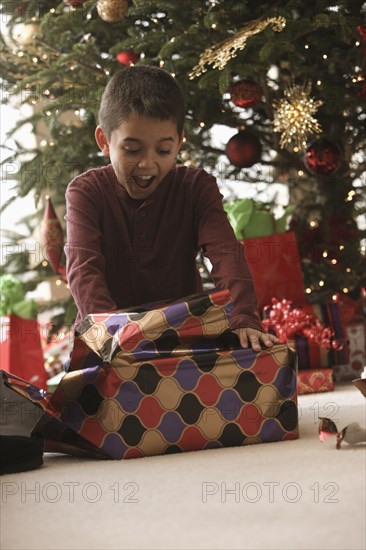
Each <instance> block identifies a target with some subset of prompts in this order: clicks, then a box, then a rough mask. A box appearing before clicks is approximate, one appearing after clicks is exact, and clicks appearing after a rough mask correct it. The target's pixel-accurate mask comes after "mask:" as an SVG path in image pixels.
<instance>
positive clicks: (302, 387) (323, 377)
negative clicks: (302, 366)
mask: <svg viewBox="0 0 366 550" xmlns="http://www.w3.org/2000/svg"><path fill="white" fill-rule="evenodd" d="M333 390H334V383H333V373H332V369H308V370H302V371H299V372H298V375H297V393H298V395H304V394H306V393H319V392H326V391H333Z"/></svg>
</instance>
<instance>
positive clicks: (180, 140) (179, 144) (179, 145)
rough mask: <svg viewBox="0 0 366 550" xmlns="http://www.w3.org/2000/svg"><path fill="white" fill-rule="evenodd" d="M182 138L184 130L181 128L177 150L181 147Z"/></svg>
mask: <svg viewBox="0 0 366 550" xmlns="http://www.w3.org/2000/svg"><path fill="white" fill-rule="evenodd" d="M183 140H184V130H182V133H181V135H180V138H179V143H178V151H179V149H180V148H181V147H182V144H183Z"/></svg>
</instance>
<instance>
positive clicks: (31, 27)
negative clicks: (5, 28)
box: [14, 23, 41, 46]
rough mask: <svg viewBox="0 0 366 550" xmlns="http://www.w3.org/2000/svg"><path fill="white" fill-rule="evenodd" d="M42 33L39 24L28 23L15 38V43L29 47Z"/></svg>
mask: <svg viewBox="0 0 366 550" xmlns="http://www.w3.org/2000/svg"><path fill="white" fill-rule="evenodd" d="M40 32H41V30H40V25H38V24H37V23H27V24H26V25H23V27H22V29H21V30H20V32H18V34H17V35H16V36H15V37H14V41H15V42H16V43H17V44H20V45H21V46H28V45H29V44H32V42H33V41H34V40H35V38H36V37H37V35H39V34H40Z"/></svg>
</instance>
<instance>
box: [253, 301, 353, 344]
mask: <svg viewBox="0 0 366 550" xmlns="http://www.w3.org/2000/svg"><path fill="white" fill-rule="evenodd" d="M268 309H269V317H268V319H264V320H263V321H262V325H263V327H264V328H265V330H267V331H269V330H270V329H273V330H274V331H275V333H276V336H277V337H278V338H279V339H280V340H281V342H284V343H286V342H287V341H288V340H291V339H293V338H294V336H296V335H301V336H305V338H308V340H309V341H310V342H315V343H316V344H318V345H319V346H321V347H323V348H325V349H326V350H327V351H329V350H330V349H334V350H336V351H339V350H341V349H343V347H344V345H343V344H342V343H341V342H339V341H338V340H336V339H335V338H334V332H333V331H332V330H331V329H330V328H329V327H326V326H325V325H323V324H322V323H321V322H320V321H319V319H318V318H317V317H315V315H310V314H309V313H306V312H305V311H304V310H303V309H302V308H299V307H295V308H293V307H292V302H291V300H277V298H272V304H271V306H266V307H265V308H264V310H265V311H268Z"/></svg>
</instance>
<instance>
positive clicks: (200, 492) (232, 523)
mask: <svg viewBox="0 0 366 550" xmlns="http://www.w3.org/2000/svg"><path fill="white" fill-rule="evenodd" d="M365 403H366V400H365V398H364V397H363V396H362V395H361V393H360V392H359V391H358V390H357V389H356V388H355V387H354V386H353V385H352V384H351V383H349V384H340V385H338V386H336V390H335V391H334V392H330V393H323V394H315V395H306V396H300V397H299V412H300V439H299V440H297V441H288V442H283V443H267V444H262V445H252V446H247V447H236V448H228V449H219V450H209V451H199V452H190V453H185V454H180V455H169V456H163V457H151V458H142V459H131V460H125V461H111V462H109V461H108V462H106V461H98V460H86V459H78V458H74V457H68V456H65V455H55V454H53V455H52V454H47V455H45V464H44V466H43V467H42V468H40V469H38V470H34V471H32V472H24V473H21V474H11V475H6V476H2V477H1V548H2V549H3V550H7V549H13V548H17V549H24V550H25V549H33V548H34V549H43V548H44V549H53V548H55V549H56V548H59V549H70V550H73V549H84V548H85V549H89V548H90V549H122V548H125V549H134V548H146V549H160V548H162V549H165V548H166V549H168V548H169V549H170V548H171V549H175V548H177V549H178V548H199V549H201V548H207V549H216V548H219V549H221V548H228V549H231V548H233V549H234V548H235V549H236V548H237V549H239V548H248V549H286V548H291V549H300V548H301V549H328V548H329V549H342V550H343V549H354V548H355V549H364V548H365V542H366V541H365V532H366V525H365V517H366V516H365V471H366V468H365V466H366V463H365V445H364V444H360V445H357V446H353V447H351V446H348V445H347V444H342V448H341V449H340V450H336V448H335V441H334V438H331V439H328V440H327V441H326V442H325V443H321V442H320V441H319V439H318V416H328V417H331V418H332V419H333V420H334V421H336V423H337V426H338V427H339V428H343V427H344V426H346V425H347V424H349V423H350V422H359V423H360V424H361V425H362V426H365V424H366V419H365Z"/></svg>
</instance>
